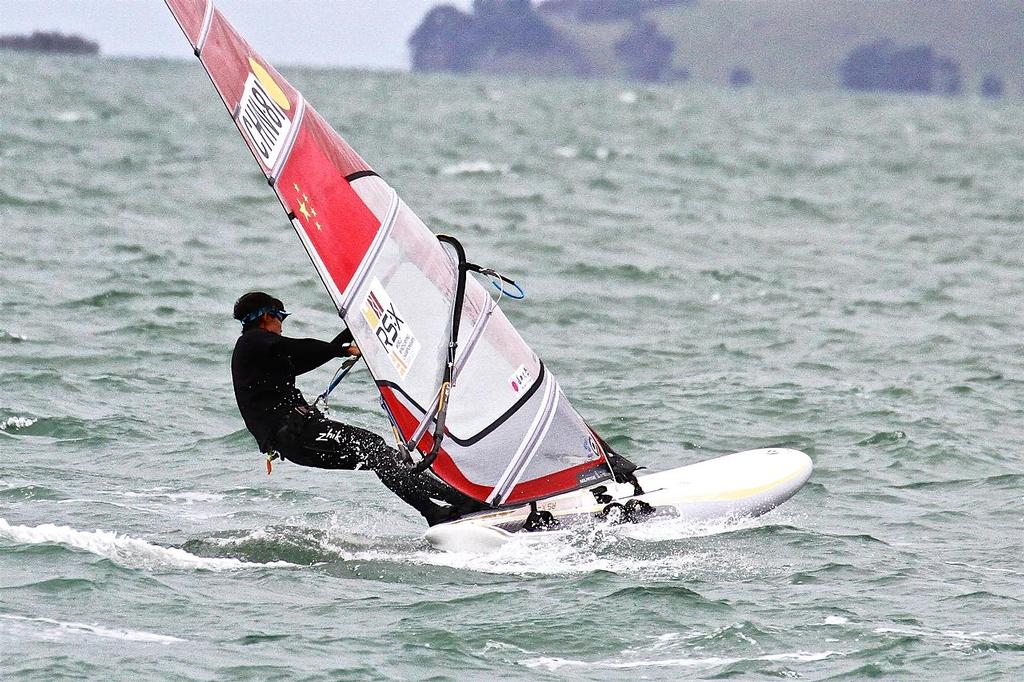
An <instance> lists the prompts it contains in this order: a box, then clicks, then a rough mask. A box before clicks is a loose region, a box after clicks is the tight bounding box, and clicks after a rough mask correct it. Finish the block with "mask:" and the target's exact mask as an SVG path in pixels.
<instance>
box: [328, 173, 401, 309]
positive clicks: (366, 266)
mask: <svg viewBox="0 0 1024 682" xmlns="http://www.w3.org/2000/svg"><path fill="white" fill-rule="evenodd" d="M400 203H401V202H400V200H399V198H398V192H396V191H395V190H393V189H392V190H391V204H390V205H389V206H388V212H387V213H386V214H385V215H384V220H383V222H381V224H380V229H379V230H377V234H376V235H375V236H374V238H373V241H372V242H371V243H370V248H369V249H367V250H366V255H365V256H363V262H362V263H360V264H359V267H358V268H357V269H356V272H355V274H354V275H352V279H351V280H350V281H349V283H348V287H346V288H345V293H344V295H343V297H342V299H341V303H340V305H339V306H338V312H340V313H341V315H342V316H344V315H347V314H348V311H349V309H350V308H351V307H352V302H353V299H355V297H356V293H357V292H358V291H359V290H360V289H361V288H362V286H363V284H364V283H365V282H366V279H367V278H368V277H369V275H370V271H371V270H372V269H373V266H374V265H375V264H376V263H377V259H378V258H380V252H381V251H382V250H383V249H384V243H385V242H386V241H387V239H388V237H389V236H390V235H391V229H392V228H393V227H394V225H395V219H396V218H397V217H398V208H399V204H400Z"/></svg>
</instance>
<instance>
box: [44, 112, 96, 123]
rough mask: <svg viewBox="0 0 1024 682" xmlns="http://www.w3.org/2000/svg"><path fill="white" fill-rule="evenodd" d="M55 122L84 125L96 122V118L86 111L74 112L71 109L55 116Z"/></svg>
mask: <svg viewBox="0 0 1024 682" xmlns="http://www.w3.org/2000/svg"><path fill="white" fill-rule="evenodd" d="M53 120H54V121H56V122H57V123H84V122H89V121H95V120H96V117H95V116H93V115H92V114H90V113H88V112H85V111H74V110H72V109H69V110H66V111H60V112H57V113H56V114H54V116H53Z"/></svg>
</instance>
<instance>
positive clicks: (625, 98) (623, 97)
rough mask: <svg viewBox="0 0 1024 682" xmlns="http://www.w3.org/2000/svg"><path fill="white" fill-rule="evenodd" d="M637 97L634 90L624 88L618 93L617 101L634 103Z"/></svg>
mask: <svg viewBox="0 0 1024 682" xmlns="http://www.w3.org/2000/svg"><path fill="white" fill-rule="evenodd" d="M638 99H639V97H638V96H637V94H636V92H635V91H634V90H626V91H624V92H620V93H619V101H620V102H622V103H623V104H636V101H637V100H638Z"/></svg>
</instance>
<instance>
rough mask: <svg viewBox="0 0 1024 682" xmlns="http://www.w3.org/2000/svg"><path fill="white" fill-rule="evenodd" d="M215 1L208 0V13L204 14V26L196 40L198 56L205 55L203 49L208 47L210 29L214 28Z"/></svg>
mask: <svg viewBox="0 0 1024 682" xmlns="http://www.w3.org/2000/svg"><path fill="white" fill-rule="evenodd" d="M213 10H214V6H213V0H207V2H206V11H205V12H204V13H203V25H202V28H200V29H199V37H198V38H197V39H196V56H197V57H200V56H202V54H203V47H205V46H206V39H207V38H209V37H210V28H211V27H212V26H213Z"/></svg>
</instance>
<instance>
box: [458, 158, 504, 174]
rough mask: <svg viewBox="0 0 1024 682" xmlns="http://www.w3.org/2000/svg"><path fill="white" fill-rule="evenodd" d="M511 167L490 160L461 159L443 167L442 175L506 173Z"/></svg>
mask: <svg viewBox="0 0 1024 682" xmlns="http://www.w3.org/2000/svg"><path fill="white" fill-rule="evenodd" d="M511 169H512V168H511V166H508V165H507V164H503V163H498V164H495V163H491V162H490V161H461V162H459V163H455V164H452V165H450V166H445V167H444V168H442V169H441V175H504V174H506V173H508V172H509V171H510V170H511Z"/></svg>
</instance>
